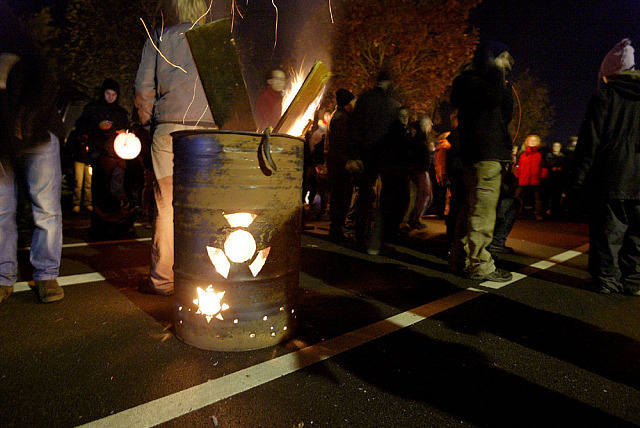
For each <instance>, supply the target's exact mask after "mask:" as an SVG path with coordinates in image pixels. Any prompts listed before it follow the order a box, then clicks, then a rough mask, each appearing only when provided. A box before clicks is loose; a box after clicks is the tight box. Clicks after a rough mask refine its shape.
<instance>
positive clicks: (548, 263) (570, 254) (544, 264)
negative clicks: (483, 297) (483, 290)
mask: <svg viewBox="0 0 640 428" xmlns="http://www.w3.org/2000/svg"><path fill="white" fill-rule="evenodd" d="M581 254H582V253H581V252H579V251H575V250H567V251H565V252H564V253H560V254H556V255H555V256H552V257H550V258H549V259H547V260H540V261H539V262H536V263H533V264H532V265H530V266H528V267H530V268H534V269H539V270H546V269H549V268H551V267H553V266H555V265H557V264H558V263H563V262H566V261H567V260H570V259H572V258H574V257H577V256H579V255H581ZM512 273H513V278H512V279H511V281H508V282H493V281H485V282H482V283H480V285H481V286H482V287H487V288H492V289H494V290H498V289H500V288H502V287H504V286H507V285H509V284H513V283H514V282H516V281H520V280H521V279H524V278H527V277H528V276H527V275H524V274H521V273H518V272H512Z"/></svg>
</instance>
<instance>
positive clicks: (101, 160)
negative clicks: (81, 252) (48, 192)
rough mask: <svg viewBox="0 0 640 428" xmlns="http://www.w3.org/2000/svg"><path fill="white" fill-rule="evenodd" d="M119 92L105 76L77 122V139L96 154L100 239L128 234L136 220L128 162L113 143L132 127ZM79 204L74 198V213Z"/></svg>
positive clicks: (96, 231) (94, 227) (95, 230)
mask: <svg viewBox="0 0 640 428" xmlns="http://www.w3.org/2000/svg"><path fill="white" fill-rule="evenodd" d="M119 95H120V85H119V84H118V82H116V81H115V80H113V79H111V78H107V79H105V80H104V82H102V86H101V87H100V90H99V91H98V97H97V99H96V100H94V101H92V102H90V103H89V104H87V105H86V106H85V108H84V109H83V111H82V114H81V115H80V117H79V118H78V120H77V121H76V135H77V138H78V140H79V141H83V142H84V143H82V144H83V145H84V146H85V147H86V148H87V150H88V152H89V153H91V156H92V159H91V166H92V178H91V181H92V183H91V198H92V204H93V209H92V211H93V212H92V214H91V232H92V234H93V235H94V236H95V237H97V238H107V237H113V236H117V235H121V234H123V233H126V232H127V230H128V229H129V228H130V226H132V225H133V221H134V217H133V213H132V212H131V210H130V209H129V207H128V202H127V197H126V192H125V189H124V175H125V161H124V160H123V159H121V158H120V157H119V156H118V155H116V153H115V150H114V146H113V143H114V141H115V138H116V136H117V135H118V133H119V132H124V131H125V130H126V129H127V128H128V126H129V115H128V113H127V111H126V110H125V109H124V108H123V107H121V106H120V104H119V103H118V98H119ZM79 204H80V201H79V200H77V199H75V198H74V212H79V211H80V209H79V208H80V205H79ZM76 208H77V209H76Z"/></svg>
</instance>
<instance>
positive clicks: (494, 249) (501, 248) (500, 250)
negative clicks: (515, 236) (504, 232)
mask: <svg viewBox="0 0 640 428" xmlns="http://www.w3.org/2000/svg"><path fill="white" fill-rule="evenodd" d="M487 251H488V252H490V253H491V254H514V253H515V250H514V249H513V248H511V247H507V246H506V245H493V244H489V245H487Z"/></svg>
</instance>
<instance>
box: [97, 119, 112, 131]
mask: <svg viewBox="0 0 640 428" xmlns="http://www.w3.org/2000/svg"><path fill="white" fill-rule="evenodd" d="M112 126H113V122H112V121H110V120H103V121H102V122H100V123H99V124H98V128H100V129H102V130H103V131H108V130H110V129H111V127H112Z"/></svg>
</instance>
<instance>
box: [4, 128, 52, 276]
mask: <svg viewBox="0 0 640 428" xmlns="http://www.w3.org/2000/svg"><path fill="white" fill-rule="evenodd" d="M50 135H51V140H50V141H49V142H47V143H45V144H42V145H39V146H37V147H35V148H32V149H29V150H28V151H26V152H24V153H22V154H20V155H18V156H15V157H14V158H10V157H8V156H3V157H2V158H1V163H2V169H0V285H3V286H7V285H13V284H14V283H15V282H16V281H17V279H18V248H17V247H18V226H17V224H16V209H17V205H18V186H17V180H18V179H24V180H25V182H26V184H27V188H28V190H29V197H30V199H31V205H32V210H33V221H34V224H35V230H34V232H33V238H32V240H31V251H30V261H31V264H32V265H33V267H34V272H33V279H34V280H36V281H44V280H49V279H56V278H57V277H58V271H59V269H60V257H61V254H62V210H61V207H60V196H61V195H60V191H61V188H62V173H61V167H60V143H59V141H58V138H57V137H56V136H54V135H53V134H50Z"/></svg>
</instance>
